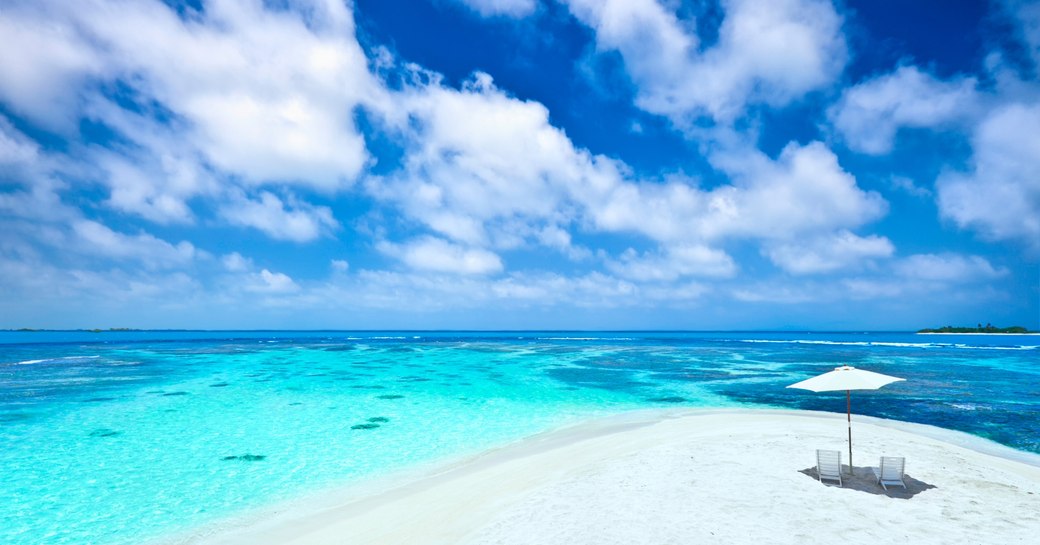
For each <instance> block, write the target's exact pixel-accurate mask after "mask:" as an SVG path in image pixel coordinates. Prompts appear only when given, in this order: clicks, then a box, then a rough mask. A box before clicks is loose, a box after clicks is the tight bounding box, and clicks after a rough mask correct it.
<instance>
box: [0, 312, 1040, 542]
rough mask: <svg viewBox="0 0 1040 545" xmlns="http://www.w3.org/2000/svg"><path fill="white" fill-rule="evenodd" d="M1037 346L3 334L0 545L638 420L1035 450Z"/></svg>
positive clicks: (143, 524) (599, 336)
mask: <svg viewBox="0 0 1040 545" xmlns="http://www.w3.org/2000/svg"><path fill="white" fill-rule="evenodd" d="M1038 345H1040V337H1038V336H1004V335H986V336H946V335H943V336H933V335H928V336H925V335H915V334H910V333H774V332H725V333H714V332H712V333H686V332H681V333H680V332H597V333H586V332H580V333H575V332H480V333H471V332H342V331H315V332H277V331H263V332H255V331H251V332H238V331H220V332H183V331H158V332H155V331H141V332H100V333H91V332H82V331H77V332H10V331H9V332H0V482H2V486H0V543H3V544H6V545H23V544H24V545H30V544H31V545H38V544H51V545H65V544H91V545H123V544H135V543H142V542H146V541H148V540H150V539H154V538H158V537H161V536H168V535H174V534H177V533H180V532H184V531H186V530H189V529H191V528H195V527H199V526H202V525H207V524H213V523H215V522H217V521H220V520H223V519H225V518H227V517H230V516H234V515H236V514H241V513H244V512H248V511H250V510H253V509H256V508H259V507H262V506H265V505H271V504H275V503H278V502H285V501H292V500H295V499H298V498H303V497H306V496H307V495H308V494H311V493H314V492H315V491H321V490H326V489H333V488H336V487H342V486H344V485H350V484H351V483H355V482H359V481H361V480H364V479H367V478H373V477H378V476H380V475H385V474H387V473H389V472H393V471H398V470H403V469H408V468H415V467H420V466H423V465H424V464H432V463H436V462H438V461H442V460H448V459H452V458H455V457H458V456H462V455H467V454H472V453H476V452H479V451H481V450H485V449H488V448H492V447H495V446H499V445H503V444H505V443H508V442H512V441H515V440H518V439H521V438H523V437H525V436H529V435H532V434H535V433H538V432H542V431H546V430H549V429H553V428H556V427H560V426H563V425H567V424H572V423H575V422H577V421H580V420H582V419H586V418H589V417H595V416H605V415H609V414H615V413H620V412H624V411H629V410H635V409H646V408H653V407H780V408H794V409H813V410H823V411H833V412H844V410H845V399H844V394H843V393H837V392H836V393H831V394H814V393H812V392H808V391H805V390H793V389H786V388H784V386H786V385H788V384H791V383H794V382H797V381H799V380H802V379H804V378H807V377H809V376H812V375H815V374H819V373H822V372H825V371H828V370H830V369H831V368H833V367H835V366H837V365H841V364H850V365H853V366H856V367H861V368H865V369H869V370H873V371H877V372H881V373H885V374H890V375H895V376H899V377H904V378H906V379H907V380H906V382H897V383H894V384H892V385H890V386H886V387H885V388H883V389H881V390H877V391H870V392H855V393H854V394H853V412H854V413H857V414H867V415H872V416H879V417H884V418H894V419H899V420H906V421H911V422H919V423H925V424H932V425H935V426H941V427H944V428H950V429H955V430H961V431H965V432H968V433H972V434H976V435H979V436H982V437H986V438H989V439H992V440H994V441H997V442H1000V443H1003V444H1005V445H1008V446H1011V447H1014V448H1016V449H1020V450H1025V451H1032V452H1037V453H1040V418H1038V415H1040V346H1038Z"/></svg>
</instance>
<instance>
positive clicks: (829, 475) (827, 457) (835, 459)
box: [816, 450, 842, 486]
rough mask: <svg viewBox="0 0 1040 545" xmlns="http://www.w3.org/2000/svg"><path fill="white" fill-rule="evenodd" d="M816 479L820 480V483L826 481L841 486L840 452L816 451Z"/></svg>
mask: <svg viewBox="0 0 1040 545" xmlns="http://www.w3.org/2000/svg"><path fill="white" fill-rule="evenodd" d="M816 477H817V478H819V479H820V482H821V483H822V482H823V480H824V479H826V480H828V481H838V486H842V483H841V451H840V450H817V451H816Z"/></svg>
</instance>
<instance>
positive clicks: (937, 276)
mask: <svg viewBox="0 0 1040 545" xmlns="http://www.w3.org/2000/svg"><path fill="white" fill-rule="evenodd" d="M893 268H894V270H895V272H896V274H898V275H900V276H903V277H905V278H912V279H918V280H926V281H936V282H952V283H961V282H971V281H984V280H993V279H996V278H1001V277H1004V276H1007V274H1008V270H1007V269H1005V268H1003V267H994V266H993V265H992V264H991V263H990V262H989V261H988V260H987V259H986V258H984V257H981V256H977V255H969V256H964V255H960V254H949V253H948V254H917V255H912V256H909V257H906V258H904V259H901V260H900V261H899V262H897V263H895V264H894V266H893Z"/></svg>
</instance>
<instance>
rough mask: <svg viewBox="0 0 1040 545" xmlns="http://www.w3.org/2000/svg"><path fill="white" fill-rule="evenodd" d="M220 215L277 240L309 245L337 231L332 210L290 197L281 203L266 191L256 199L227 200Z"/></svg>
mask: <svg viewBox="0 0 1040 545" xmlns="http://www.w3.org/2000/svg"><path fill="white" fill-rule="evenodd" d="M220 214H221V215H222V216H223V217H224V218H225V219H226V220H227V222H228V223H231V224H233V225H241V226H243V227H253V228H255V229H259V230H260V231H262V232H264V233H266V234H267V235H268V236H270V237H272V238H275V239H278V240H291V241H294V242H309V241H311V240H314V239H316V238H318V237H320V236H322V235H325V234H328V233H330V232H332V231H333V230H335V229H338V228H339V223H338V222H337V221H336V220H335V218H333V217H332V210H330V209H329V208H328V207H325V206H314V205H311V204H308V203H305V202H302V201H299V200H297V199H296V198H294V197H292V196H291V195H290V196H289V197H288V198H287V199H286V200H285V201H283V200H282V199H281V198H280V197H278V196H277V195H275V194H273V193H271V192H269V191H261V192H260V194H259V198H258V199H252V198H249V197H246V196H244V195H239V196H238V197H236V198H234V199H233V200H231V201H230V202H229V203H228V204H226V205H224V206H223V207H221V209H220Z"/></svg>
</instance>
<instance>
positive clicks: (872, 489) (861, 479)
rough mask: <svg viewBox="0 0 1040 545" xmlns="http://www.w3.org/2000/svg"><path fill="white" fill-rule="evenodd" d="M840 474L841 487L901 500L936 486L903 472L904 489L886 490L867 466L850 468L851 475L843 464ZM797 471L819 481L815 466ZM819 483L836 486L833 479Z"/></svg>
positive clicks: (889, 488)
mask: <svg viewBox="0 0 1040 545" xmlns="http://www.w3.org/2000/svg"><path fill="white" fill-rule="evenodd" d="M841 467H842V474H841V483H842V485H841V487H842V488H847V489H849V490H857V491H859V492H866V493H868V494H875V495H878V496H888V497H890V498H898V499H901V500H908V499H910V498H912V497H914V496H916V495H918V494H920V493H921V492H924V491H925V490H931V489H933V488H936V486H935V485H933V484H928V483H926V482H924V481H919V480H917V479H915V478H913V477H911V476H910V475H908V474H905V473H904V474H903V482H904V483H906V489H905V490H904V489H903V488H902V487H900V486H895V487H892V486H889V487H888V490H885V489H884V488H882V487H881V485H880V484H878V482H877V477H875V476H874V472H873V471H872V468H870V467H869V466H857V467H853V468H852V475H849V474H848V473H847V471H848V467H849V466H847V465H843V466H841ZM798 473H801V474H803V475H806V476H808V477H811V478H812V479H813V480H815V481H817V482H819V479H818V478H817V474H816V467H815V466H814V467H807V468H805V469H802V470H799V471H798ZM820 484H824V485H825V486H838V485H837V483H835V482H834V481H825V482H821V483H820Z"/></svg>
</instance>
